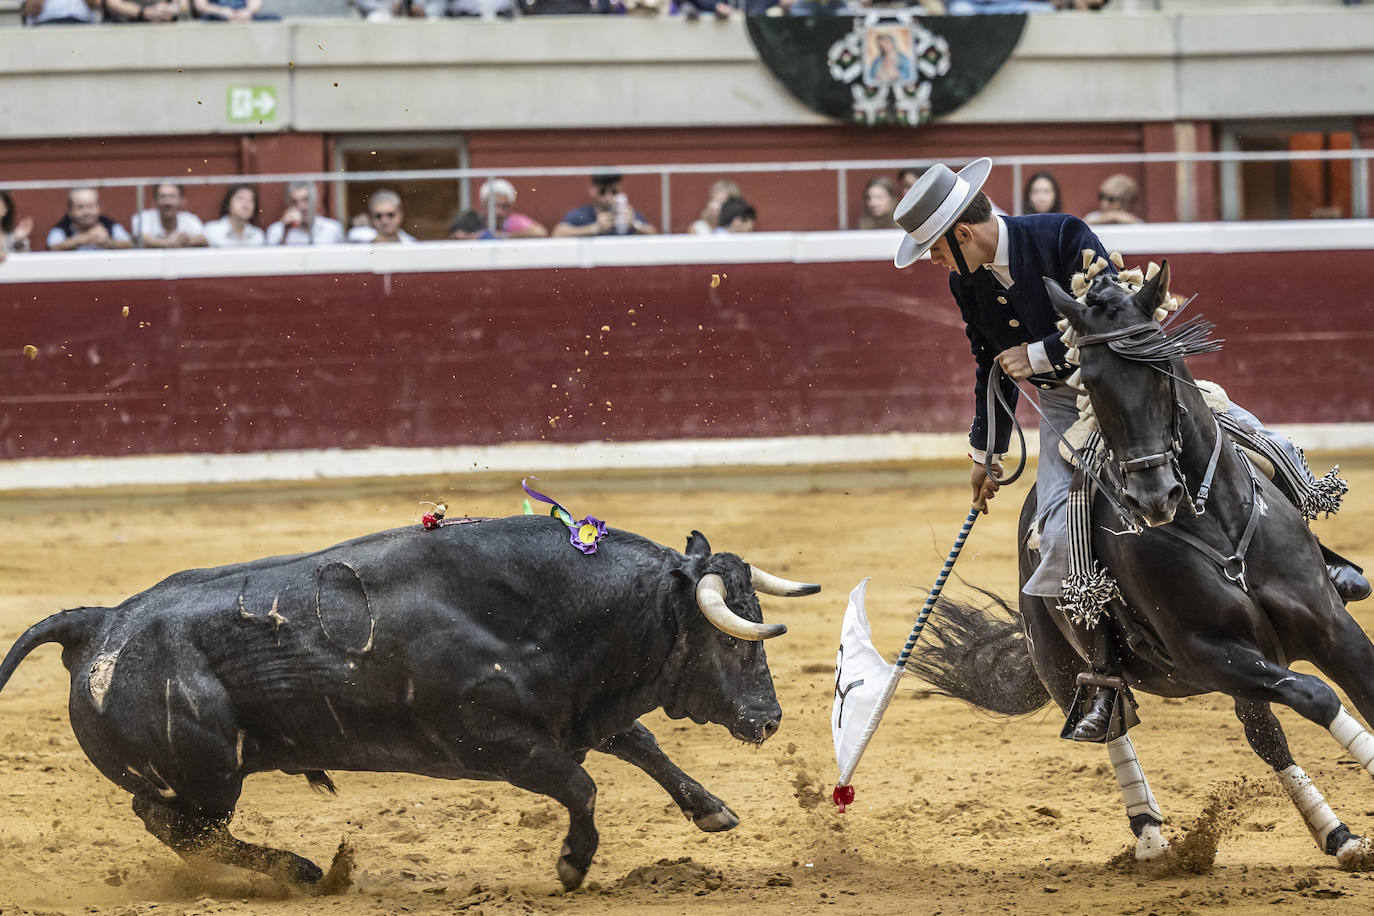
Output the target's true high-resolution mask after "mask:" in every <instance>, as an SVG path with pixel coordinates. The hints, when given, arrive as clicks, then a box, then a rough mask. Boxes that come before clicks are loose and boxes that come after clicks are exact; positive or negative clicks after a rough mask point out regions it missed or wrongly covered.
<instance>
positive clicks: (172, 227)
mask: <svg viewBox="0 0 1374 916" xmlns="http://www.w3.org/2000/svg"><path fill="white" fill-rule="evenodd" d="M153 200H154V201H156V202H157V206H156V207H149V208H148V209H147V210H141V211H139V212H138V213H135V214H134V215H133V217H131V218H130V220H129V224H130V226H131V228H132V229H133V233H134V240H135V241H137V242H138V244H139V245H140V246H142V247H143V248H203V247H205V245H207V244H208V243H207V242H206V241H205V224H204V223H202V222H201V221H200V217H199V216H196V215H195V214H194V213H192V212H191V211H190V210H186V209H183V205H184V204H185V203H186V189H185V188H184V187H182V186H181V185H179V184H170V183H168V184H160V185H158V186H157V190H156V191H154V192H153Z"/></svg>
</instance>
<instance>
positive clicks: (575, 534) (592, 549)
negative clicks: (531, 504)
mask: <svg viewBox="0 0 1374 916" xmlns="http://www.w3.org/2000/svg"><path fill="white" fill-rule="evenodd" d="M538 479H539V478H537V477H527V478H525V480H522V481H520V488H521V489H522V490H524V491H525V493H526V494H528V495H529V496H530V498H532V499H537V500H539V501H540V502H541V503H548V504H549V505H550V506H552V507H553V508H552V509H550V510H549V515H552V516H553V517H554V518H556V519H558V520H559V521H560V522H562V523H563V524H565V525H567V526H568V540H569V541H570V542H571V543H572V545H573V546H574V547H576V548H577V549H578V550H580V551H582V552H583V553H585V554H589V555H590V554H593V553H596V545H597V543H598V542H600V540H601V539H602V538H604V537H605V536H606V523H605V522H603V521H602V520H601V519H599V518H597V517H596V516H594V515H588V516H587V517H586V518H582V519H578V520H577V521H573V517H572V513H571V512H569V511H568V510H567V509H564V508H563V507H562V506H561V505H560V504H559V502H558V500H556V499H553V498H552V497H548V496H545V495H544V494H543V493H540V492H539V491H537V490H531V489H530V488H529V484H528V483H526V481H529V480H538Z"/></svg>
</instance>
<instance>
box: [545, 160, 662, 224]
mask: <svg viewBox="0 0 1374 916" xmlns="http://www.w3.org/2000/svg"><path fill="white" fill-rule="evenodd" d="M620 178H621V176H619V175H615V174H610V173H607V174H601V175H593V176H592V181H591V185H590V186H589V189H588V190H589V193H590V194H591V198H592V203H590V204H587V205H585V206H582V207H577V208H575V209H572V210H569V211H568V213H567V215H565V216H564V217H563V219H562V220H561V221H559V223H558V225H556V226H554V227H553V234H554V235H555V236H570V235H654V234H655V233H657V232H658V230H657V229H655V228H654V227H653V226H652V225H651V224H650V223H649V222H647V221H646V220H645V219H644V215H643V214H642V213H640V212H639V211H638V210H636V209H634V207H632V206H630V201H629V199H628V198H627V197H626V196H625V195H624V194H622V193H620Z"/></svg>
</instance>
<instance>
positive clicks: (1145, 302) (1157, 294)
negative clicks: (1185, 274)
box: [1131, 261, 1169, 317]
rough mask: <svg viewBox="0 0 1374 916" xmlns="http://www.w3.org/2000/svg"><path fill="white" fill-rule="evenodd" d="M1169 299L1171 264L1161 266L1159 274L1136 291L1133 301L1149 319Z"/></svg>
mask: <svg viewBox="0 0 1374 916" xmlns="http://www.w3.org/2000/svg"><path fill="white" fill-rule="evenodd" d="M1168 298H1169V262H1168V261H1165V262H1163V263H1162V264H1160V265H1159V272H1158V273H1156V274H1155V275H1154V276H1153V277H1151V278H1150V279H1148V280H1146V281H1145V285H1144V286H1142V287H1140V289H1138V290H1136V291H1135V295H1134V296H1132V297H1131V301H1132V302H1134V303H1135V306H1136V308H1138V309H1140V311H1141V313H1142V314H1144V315H1146V316H1147V317H1150V316H1153V315H1154V313H1155V309H1157V308H1159V307H1160V306H1161V305H1163V304H1164V300H1166V299H1168Z"/></svg>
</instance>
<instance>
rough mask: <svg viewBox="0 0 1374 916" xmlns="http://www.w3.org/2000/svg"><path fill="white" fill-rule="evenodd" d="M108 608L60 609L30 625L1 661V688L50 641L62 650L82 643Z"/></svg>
mask: <svg viewBox="0 0 1374 916" xmlns="http://www.w3.org/2000/svg"><path fill="white" fill-rule="evenodd" d="M108 610H109V608H103V607H78V608H72V609H71V610H68V611H58V612H57V613H56V614H53V615H52V616H51V617H48V618H47V619H45V620H40V621H39V622H38V623H35V624H34V625H33V626H31V627H29V628H28V629H27V630H25V631H24V634H23V635H22V636H20V637H19V639H18V640H17V641H16V642H15V644H14V645H13V646H12V647H11V648H10V651H9V654H7V655H6V656H5V660H4V661H3V662H0V690H3V689H4V687H5V685H6V684H8V683H9V680H10V675H12V674H14V669H15V668H18V667H19V663H20V662H22V661H23V660H24V658H25V657H26V656H27V655H28V654H29V653H30V652H32V651H33V650H34V649H37V648H38V647H39V646H41V645H43V644H44V643H49V642H55V643H60V644H61V646H62V648H63V649H70V648H72V647H73V646H76V645H79V644H80V643H82V642H83V641H84V640H85V639H86V638H87V637H88V636H89V634H90V633H91V632H92V631H93V630H94V628H95V627H96V626H97V625H98V624H99V623H100V621H101V620H102V619H104V617H105V613H106V612H107V611H108Z"/></svg>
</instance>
